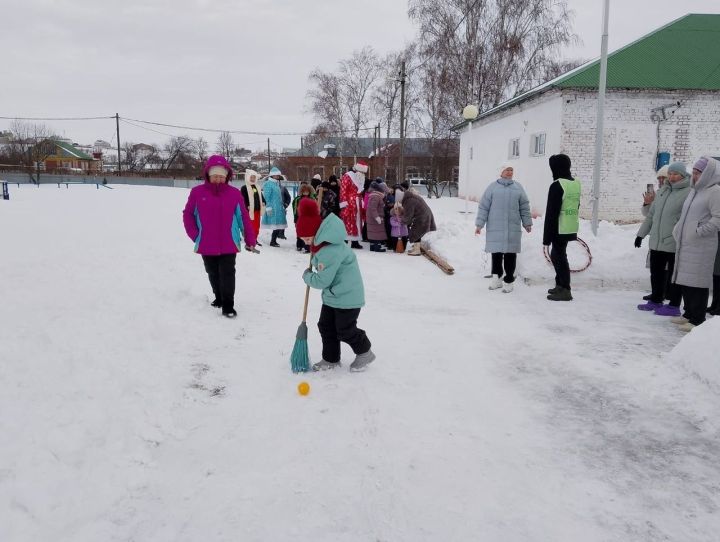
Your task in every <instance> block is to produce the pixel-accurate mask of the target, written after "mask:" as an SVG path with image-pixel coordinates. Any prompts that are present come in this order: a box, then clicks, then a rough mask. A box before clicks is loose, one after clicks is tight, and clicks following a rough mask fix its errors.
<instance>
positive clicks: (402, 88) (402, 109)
mask: <svg viewBox="0 0 720 542" xmlns="http://www.w3.org/2000/svg"><path fill="white" fill-rule="evenodd" d="M404 155H405V61H404V60H403V61H402V64H401V65H400V156H399V158H398V170H399V171H398V179H397V182H398V183H401V182H403V181H404V180H405V173H404V172H405V167H404V166H405V164H404Z"/></svg>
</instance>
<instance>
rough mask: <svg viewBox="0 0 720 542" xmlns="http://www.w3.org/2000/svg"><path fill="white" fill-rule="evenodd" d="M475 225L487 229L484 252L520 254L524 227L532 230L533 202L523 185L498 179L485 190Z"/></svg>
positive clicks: (509, 180)
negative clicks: (531, 212)
mask: <svg viewBox="0 0 720 542" xmlns="http://www.w3.org/2000/svg"><path fill="white" fill-rule="evenodd" d="M475 225H476V226H477V227H478V228H485V233H486V236H485V252H491V253H492V252H513V253H518V252H520V242H521V239H522V226H525V227H528V226H532V217H531V216H530V200H528V197H527V194H525V190H524V189H523V187H522V185H521V184H520V183H518V182H515V181H513V180H512V179H498V180H497V181H495V182H494V183H492V184H491V185H490V186H488V187H487V188H486V189H485V193H484V194H483V197H482V199H481V200H480V203H479V204H478V212H477V218H476V219H475Z"/></svg>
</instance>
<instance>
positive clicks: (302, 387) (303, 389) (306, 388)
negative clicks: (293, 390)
mask: <svg viewBox="0 0 720 542" xmlns="http://www.w3.org/2000/svg"><path fill="white" fill-rule="evenodd" d="M298 393H299V394H300V395H307V394H308V393H310V384H308V383H307V382H300V384H298Z"/></svg>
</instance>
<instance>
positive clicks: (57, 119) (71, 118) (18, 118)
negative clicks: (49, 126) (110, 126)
mask: <svg viewBox="0 0 720 542" xmlns="http://www.w3.org/2000/svg"><path fill="white" fill-rule="evenodd" d="M114 118H115V115H113V116H112V117H0V119H4V120H54V121H60V120H107V119H114Z"/></svg>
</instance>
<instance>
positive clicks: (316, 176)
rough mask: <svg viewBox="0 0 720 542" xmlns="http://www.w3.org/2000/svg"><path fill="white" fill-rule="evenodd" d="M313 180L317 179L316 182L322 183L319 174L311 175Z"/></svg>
mask: <svg viewBox="0 0 720 542" xmlns="http://www.w3.org/2000/svg"><path fill="white" fill-rule="evenodd" d="M313 179H317V180H318V181H322V177H320V174H319V173H316V174H315V175H313Z"/></svg>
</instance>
